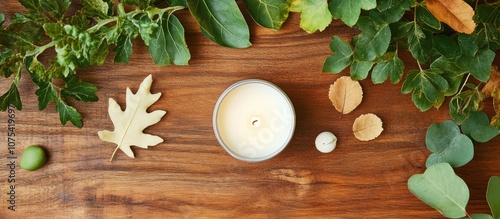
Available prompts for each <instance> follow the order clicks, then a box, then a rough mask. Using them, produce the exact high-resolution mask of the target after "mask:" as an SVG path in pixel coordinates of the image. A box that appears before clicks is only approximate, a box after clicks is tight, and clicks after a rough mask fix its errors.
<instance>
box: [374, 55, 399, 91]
mask: <svg viewBox="0 0 500 219" xmlns="http://www.w3.org/2000/svg"><path fill="white" fill-rule="evenodd" d="M404 67H405V65H404V63H403V61H402V60H401V59H400V58H399V57H398V56H397V54H395V53H394V54H393V55H392V58H391V59H390V60H388V61H383V62H379V63H377V65H376V66H375V67H374V68H373V71H372V81H373V83H374V84H380V83H383V82H384V81H385V80H387V78H390V79H391V83H393V84H396V83H398V82H399V81H400V80H401V78H402V77H403V69H404Z"/></svg>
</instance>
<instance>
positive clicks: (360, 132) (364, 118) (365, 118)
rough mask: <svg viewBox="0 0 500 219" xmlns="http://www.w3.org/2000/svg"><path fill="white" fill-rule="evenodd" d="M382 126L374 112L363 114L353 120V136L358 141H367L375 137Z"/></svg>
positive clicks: (379, 132) (381, 129) (380, 131)
mask: <svg viewBox="0 0 500 219" xmlns="http://www.w3.org/2000/svg"><path fill="white" fill-rule="evenodd" d="M383 130H384V128H382V120H381V119H380V118H379V117H378V116H376V115H375V114H372V113H368V114H363V115H361V116H359V117H358V118H356V120H354V124H353V125H352V131H353V132H354V136H356V138H357V139H358V140H360V141H369V140H373V139H375V138H377V137H378V136H379V135H380V134H381V133H382V131H383Z"/></svg>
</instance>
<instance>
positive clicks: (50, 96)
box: [26, 57, 57, 110]
mask: <svg viewBox="0 0 500 219" xmlns="http://www.w3.org/2000/svg"><path fill="white" fill-rule="evenodd" d="M26 68H27V71H28V73H29V75H30V77H31V80H32V81H33V82H34V83H35V84H36V85H38V87H39V88H38V89H37V90H36V91H35V94H36V95H37V96H38V109H39V110H44V109H45V108H47V105H48V104H49V102H50V101H55V100H56V99H57V91H56V90H55V87H54V84H52V83H51V82H50V79H42V77H41V75H44V74H45V67H44V66H43V64H41V63H40V62H39V61H38V60H36V59H35V60H33V59H32V58H31V57H30V58H29V59H27V61H26Z"/></svg>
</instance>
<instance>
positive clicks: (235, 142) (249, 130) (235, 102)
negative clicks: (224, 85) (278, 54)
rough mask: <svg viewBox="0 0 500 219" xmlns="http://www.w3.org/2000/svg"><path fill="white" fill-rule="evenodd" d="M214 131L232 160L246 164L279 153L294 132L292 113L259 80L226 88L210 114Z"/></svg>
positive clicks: (286, 103) (288, 104)
mask: <svg viewBox="0 0 500 219" xmlns="http://www.w3.org/2000/svg"><path fill="white" fill-rule="evenodd" d="M213 122H214V131H215V134H216V136H217V139H218V140H219V143H220V144H221V145H222V146H223V147H224V149H225V150H226V151H227V152H228V153H229V154H231V155H232V156H233V157H235V158H237V159H240V160H244V161H250V162H256V161H262V160H267V159H269V158H271V157H274V156H275V155H277V154H278V153H279V152H281V151H282V150H283V149H284V148H285V147H286V145H287V144H288V142H289V141H290V140H291V138H292V135H293V132H294V130H295V111H294V108H293V105H292V103H291V101H290V100H289V99H288V97H287V96H286V94H285V93H284V92H283V91H282V90H281V89H279V88H278V87H276V86H275V85H274V84H272V83H270V82H267V81H262V80H255V79H253V80H244V81H240V82H237V83H235V84H233V85H232V86H230V87H229V88H228V89H226V91H224V93H223V94H222V95H221V97H220V98H219V100H218V102H217V104H216V106H215V110H214V121H213Z"/></svg>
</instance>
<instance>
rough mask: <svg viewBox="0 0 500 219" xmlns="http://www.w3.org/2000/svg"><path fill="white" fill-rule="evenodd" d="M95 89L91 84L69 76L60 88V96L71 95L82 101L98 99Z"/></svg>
mask: <svg viewBox="0 0 500 219" xmlns="http://www.w3.org/2000/svg"><path fill="white" fill-rule="evenodd" d="M96 91H97V87H96V86H94V85H93V84H91V83H88V82H84V81H81V80H78V79H76V78H75V77H71V79H69V81H68V82H66V84H65V85H64V87H63V88H62V89H61V96H62V97H64V98H67V97H73V98H75V99H76V100H78V101H83V102H95V101H97V100H98V98H97V95H96V94H95V92H96Z"/></svg>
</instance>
